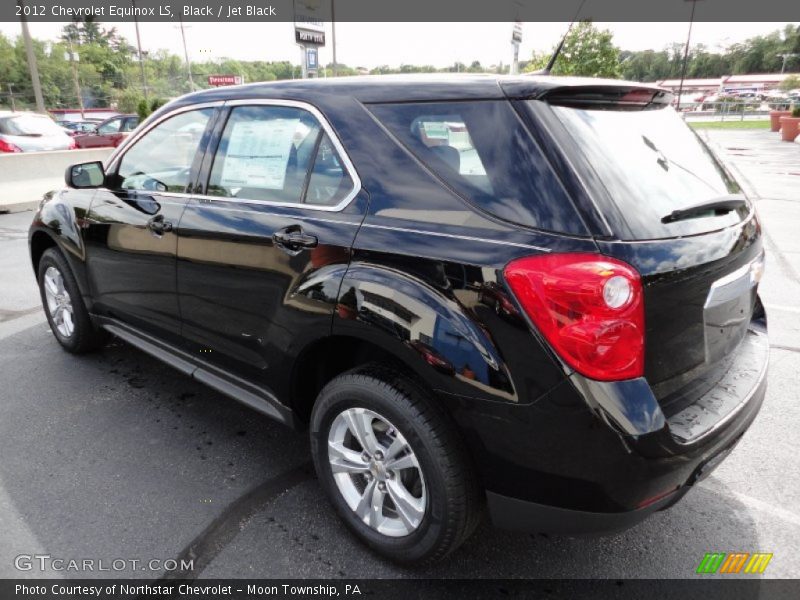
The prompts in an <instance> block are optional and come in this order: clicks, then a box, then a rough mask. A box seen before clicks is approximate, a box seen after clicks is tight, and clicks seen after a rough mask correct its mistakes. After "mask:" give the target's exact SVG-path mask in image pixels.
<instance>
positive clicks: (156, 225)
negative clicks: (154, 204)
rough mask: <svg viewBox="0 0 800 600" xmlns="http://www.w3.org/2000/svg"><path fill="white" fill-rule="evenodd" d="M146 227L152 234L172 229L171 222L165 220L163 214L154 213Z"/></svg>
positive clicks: (159, 233)
mask: <svg viewBox="0 0 800 600" xmlns="http://www.w3.org/2000/svg"><path fill="white" fill-rule="evenodd" d="M147 228H148V229H149V230H150V231H152V232H153V233H154V234H157V235H161V234H163V233H166V232H168V231H172V222H171V221H165V220H164V215H156V216H155V217H153V218H152V219H150V220H149V221H148V222H147Z"/></svg>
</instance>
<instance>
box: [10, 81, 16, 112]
mask: <svg viewBox="0 0 800 600" xmlns="http://www.w3.org/2000/svg"><path fill="white" fill-rule="evenodd" d="M8 97H9V99H10V100H11V112H17V103H16V102H15V101H14V86H13V85H11V84H10V83H9V84H8Z"/></svg>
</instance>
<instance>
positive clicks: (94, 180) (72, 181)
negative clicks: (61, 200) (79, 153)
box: [64, 160, 106, 190]
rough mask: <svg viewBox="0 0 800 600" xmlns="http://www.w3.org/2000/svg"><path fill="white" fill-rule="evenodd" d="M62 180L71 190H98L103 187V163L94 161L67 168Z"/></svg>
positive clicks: (104, 176) (104, 174)
mask: <svg viewBox="0 0 800 600" xmlns="http://www.w3.org/2000/svg"><path fill="white" fill-rule="evenodd" d="M64 179H65V180H66V182H67V185H68V186H69V187H71V188H76V189H79V190H80V189H91V188H99V187H103V184H104V183H105V180H106V172H105V169H103V163H101V162H100V161H99V160H96V161H94V162H87V163H80V164H78V165H72V166H70V167H67V172H66V173H65V174H64Z"/></svg>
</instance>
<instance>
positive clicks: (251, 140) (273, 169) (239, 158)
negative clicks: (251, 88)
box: [220, 119, 300, 190]
mask: <svg viewBox="0 0 800 600" xmlns="http://www.w3.org/2000/svg"><path fill="white" fill-rule="evenodd" d="M299 122H300V119H271V120H269V121H242V122H239V123H235V124H234V125H233V128H232V130H231V133H230V141H229V142H228V152H227V156H226V157H225V163H224V165H223V168H222V178H221V180H220V185H223V186H226V187H248V188H263V189H270V190H280V189H283V186H284V182H285V180H286V170H287V168H288V165H289V158H290V156H291V152H292V148H293V144H294V134H295V131H296V130H297V126H298V124H299Z"/></svg>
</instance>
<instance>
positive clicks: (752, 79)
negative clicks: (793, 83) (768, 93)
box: [657, 73, 797, 88]
mask: <svg viewBox="0 0 800 600" xmlns="http://www.w3.org/2000/svg"><path fill="white" fill-rule="evenodd" d="M791 75H797V74H796V73H753V74H749V75H726V76H725V77H712V78H707V79H684V80H683V87H685V88H701V87H720V86H723V85H728V84H736V83H749V84H758V83H763V84H778V83H780V82H781V81H783V80H784V79H786V78H787V77H789V76H791ZM657 84H658V85H660V86H662V87H668V88H675V87H678V86H679V85H680V84H681V80H680V79H663V80H661V81H658V82H657Z"/></svg>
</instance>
